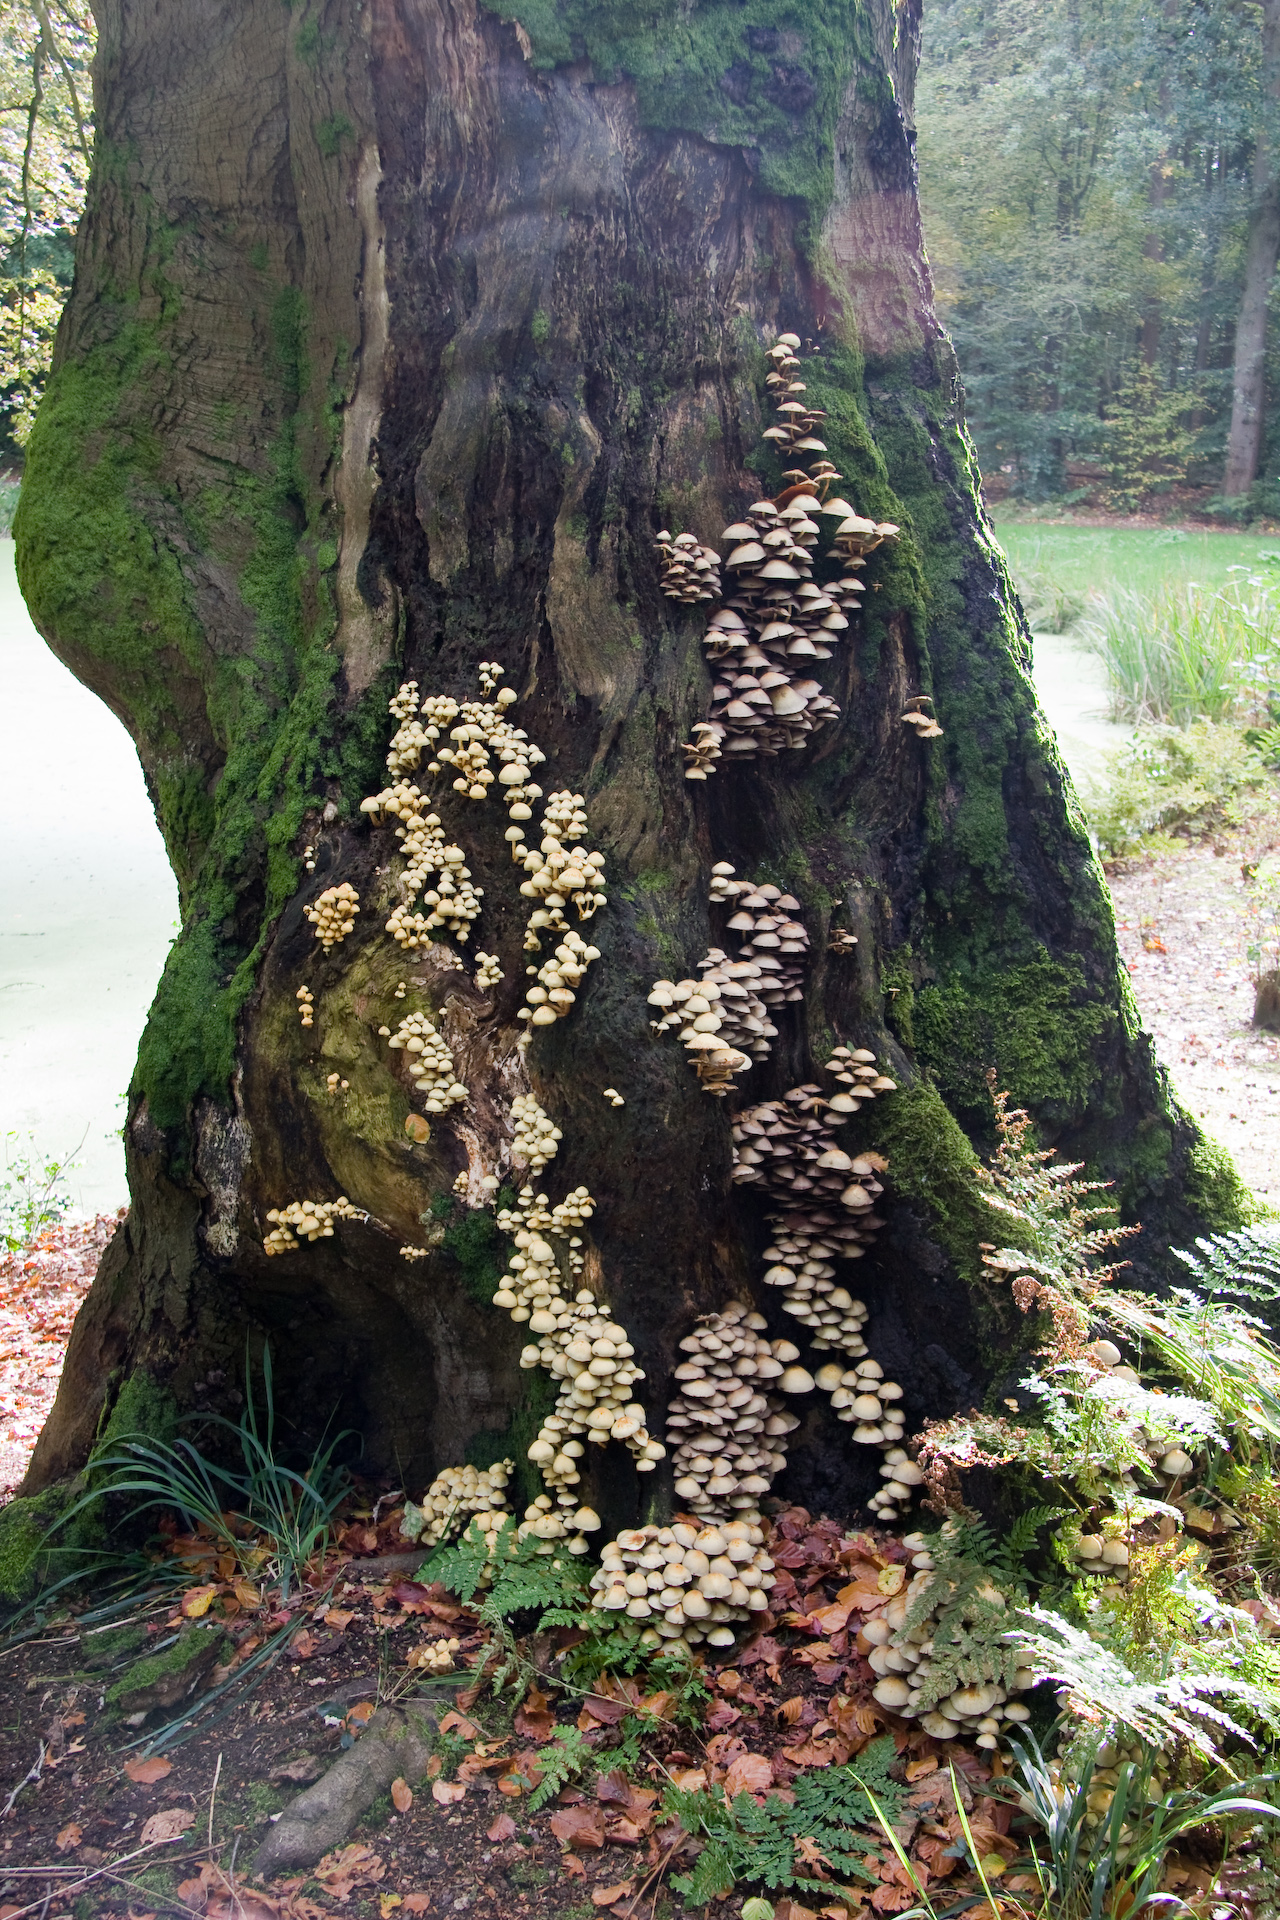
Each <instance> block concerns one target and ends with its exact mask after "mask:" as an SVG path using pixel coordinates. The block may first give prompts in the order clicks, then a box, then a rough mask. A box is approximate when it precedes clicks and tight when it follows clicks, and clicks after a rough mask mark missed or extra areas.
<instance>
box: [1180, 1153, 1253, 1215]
mask: <svg viewBox="0 0 1280 1920" xmlns="http://www.w3.org/2000/svg"><path fill="white" fill-rule="evenodd" d="M1183 1192H1184V1193H1185V1195H1186V1199H1187V1204H1188V1205H1189V1206H1190V1207H1191V1209H1192V1211H1193V1212H1194V1213H1195V1214H1196V1215H1197V1216H1198V1217H1199V1218H1200V1219H1202V1220H1203V1221H1204V1223H1205V1228H1206V1231H1207V1232H1209V1233H1232V1232H1235V1231H1236V1230H1237V1229H1239V1228H1240V1227H1248V1226H1252V1225H1253V1224H1254V1223H1255V1222H1256V1221H1258V1220H1260V1219H1262V1218H1264V1217H1265V1215H1266V1208H1265V1207H1262V1206H1260V1205H1259V1202H1258V1200H1257V1199H1256V1197H1255V1196H1254V1195H1253V1194H1252V1193H1251V1192H1250V1190H1249V1188H1248V1187H1246V1185H1245V1183H1244V1181H1243V1180H1242V1179H1241V1178H1240V1175H1239V1174H1238V1173H1237V1172H1236V1168H1235V1162H1234V1161H1233V1160H1232V1158H1231V1155H1230V1154H1229V1153H1228V1152H1227V1150H1226V1148H1225V1147H1220V1146H1219V1145H1218V1143H1217V1141H1216V1140H1208V1139H1206V1138H1205V1137H1204V1136H1203V1135H1201V1136H1200V1137H1199V1138H1198V1139H1197V1140H1196V1141H1195V1142H1194V1143H1193V1144H1192V1147H1191V1150H1190V1152H1189V1153H1188V1155H1187V1167H1186V1173H1185V1174H1184V1176H1183Z"/></svg>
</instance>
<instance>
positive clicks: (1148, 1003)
mask: <svg viewBox="0 0 1280 1920" xmlns="http://www.w3.org/2000/svg"><path fill="white" fill-rule="evenodd" d="M1277 848H1280V816H1278V815H1277V813H1276V812H1275V811H1271V812H1270V813H1268V814H1266V815H1264V816H1262V817H1261V818H1259V819H1256V820H1253V821H1251V822H1249V823H1248V824H1247V825H1246V826H1244V827H1242V828H1239V829H1237V830H1235V831H1233V832H1224V833H1222V834H1220V835H1219V836H1218V837H1217V838H1216V839H1215V840H1214V841H1213V842H1212V843H1204V842H1202V843H1200V844H1197V845H1191V846H1188V847H1187V848H1186V849H1185V850H1179V851H1176V852H1172V853H1160V854H1149V855H1145V856H1143V857H1142V858H1141V859H1135V860H1128V861H1122V862H1116V863H1113V865H1112V866H1111V867H1110V868H1109V869H1108V876H1109V879H1110V882H1111V893H1112V897H1113V899H1114V901H1115V909H1116V925H1117V930H1118V933H1119V939H1120V951H1121V953H1122V955H1123V957H1124V961H1125V964H1126V965H1127V967H1128V968H1129V972H1130V975H1131V977H1132V980H1133V988H1134V993H1135V994H1136V996H1137V1000H1138V1006H1139V1008H1140V1010H1141V1013H1142V1022H1143V1025H1144V1026H1145V1027H1146V1029H1147V1031H1148V1032H1149V1033H1150V1034H1151V1036H1152V1038H1153V1039H1154V1041H1155V1044H1156V1051H1157V1053H1158V1054H1159V1056H1160V1058H1161V1060H1162V1061H1163V1062H1164V1064H1165V1066H1166V1067H1167V1068H1168V1069H1169V1072H1170V1074H1171V1076H1172V1078H1173V1082H1174V1085H1175V1087H1176V1088H1177V1091H1178V1093H1179V1094H1180V1095H1181V1098H1182V1100H1183V1103H1184V1104H1185V1105H1186V1106H1187V1107H1188V1108H1189V1109H1190V1111H1191V1112H1192V1113H1193V1114H1194V1115H1195V1117H1196V1118H1197V1120H1199V1121H1200V1122H1201V1124H1202V1125H1203V1127H1204V1128H1205V1131H1206V1132H1207V1133H1209V1134H1210V1135H1211V1136H1212V1137H1213V1138H1214V1139H1216V1140H1218V1141H1220V1142H1221V1144H1222V1145H1223V1146H1224V1147H1226V1148H1228V1149H1229V1151H1230V1153H1231V1155H1232V1157H1233V1159H1234V1160H1235V1163H1236V1166H1237V1167H1238V1169H1239V1171H1240V1174H1241V1176H1242V1178H1243V1179H1244V1180H1245V1181H1247V1183H1248V1184H1249V1185H1250V1186H1251V1187H1252V1188H1253V1190H1254V1192H1255V1193H1256V1194H1257V1195H1258V1197H1259V1198H1260V1199H1262V1200H1264V1201H1265V1202H1267V1203H1268V1204H1269V1205H1270V1206H1272V1207H1277V1208H1280V1034H1275V1033H1268V1032H1266V1031H1264V1030H1262V1029H1259V1028H1257V1027H1254V1026H1253V1025H1252V1024H1251V1023H1252V1019H1253V1002H1254V987H1253V982H1252V979H1251V977H1250V967H1249V962H1248V960H1247V958H1246V955H1245V946H1246V933H1247V912H1246V908H1247V898H1248V886H1247V870H1248V868H1250V867H1251V866H1253V865H1256V863H1257V862H1258V861H1259V860H1261V859H1263V858H1265V857H1266V855H1267V854H1268V853H1273V852H1274V851H1275V850H1276V849H1277Z"/></svg>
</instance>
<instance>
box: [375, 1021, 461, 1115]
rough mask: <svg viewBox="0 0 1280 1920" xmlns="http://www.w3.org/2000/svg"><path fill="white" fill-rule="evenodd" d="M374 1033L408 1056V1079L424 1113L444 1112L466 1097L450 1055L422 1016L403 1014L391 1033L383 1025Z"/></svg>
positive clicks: (428, 1022)
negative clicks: (377, 1033) (420, 1100)
mask: <svg viewBox="0 0 1280 1920" xmlns="http://www.w3.org/2000/svg"><path fill="white" fill-rule="evenodd" d="M378 1032H379V1033H380V1034H381V1036H382V1037H383V1039H384V1040H386V1042H387V1045H388V1046H389V1047H392V1048H394V1049H395V1050H396V1051H398V1052H403V1053H405V1054H406V1055H407V1056H408V1061H409V1077H410V1079H411V1080H412V1081H413V1084H414V1089H415V1091H416V1092H418V1093H420V1094H422V1095H423V1096H424V1100H423V1104H424V1105H425V1107H426V1110H427V1112H428V1113H447V1112H448V1110H449V1108H450V1107H456V1106H457V1105H458V1103H459V1102H460V1101H462V1100H465V1099H466V1098H467V1089H466V1088H465V1087H464V1086H463V1084H462V1082H461V1080H459V1079H458V1077H457V1073H456V1070H455V1068H454V1063H453V1055H452V1054H451V1053H450V1051H449V1049H448V1046H447V1045H446V1044H445V1042H444V1040H443V1039H442V1038H441V1036H440V1034H439V1033H437V1031H436V1029H435V1027H434V1026H433V1025H432V1024H431V1022H430V1020H428V1018H427V1016H426V1014H425V1013H407V1014H406V1015H405V1017H404V1019H403V1020H402V1021H401V1022H400V1024H399V1026H398V1027H397V1028H396V1030H395V1032H394V1033H392V1031H391V1029H390V1027H385V1026H383V1027H379V1028H378Z"/></svg>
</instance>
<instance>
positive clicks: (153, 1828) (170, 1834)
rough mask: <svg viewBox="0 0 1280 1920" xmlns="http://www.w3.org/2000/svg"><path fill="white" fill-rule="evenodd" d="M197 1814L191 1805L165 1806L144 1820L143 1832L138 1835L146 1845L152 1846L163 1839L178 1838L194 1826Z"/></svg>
mask: <svg viewBox="0 0 1280 1920" xmlns="http://www.w3.org/2000/svg"><path fill="white" fill-rule="evenodd" d="M195 1823H196V1816H195V1813H194V1811H193V1810H192V1809H191V1808H190V1807H165V1808H163V1809H162V1810H161V1811H160V1812H159V1813H153V1814H152V1816H151V1818H150V1819H149V1820H147V1821H144V1823H143V1828H142V1832H141V1833H140V1834H139V1835H138V1838H139V1840H140V1841H141V1843H142V1845H143V1846H144V1847H152V1846H155V1845H157V1844H158V1843H159V1842H160V1841H162V1840H178V1839H181V1837H182V1835H183V1834H184V1833H185V1832H186V1831H187V1828H188V1827H194V1825H195Z"/></svg>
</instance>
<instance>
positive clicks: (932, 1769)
mask: <svg viewBox="0 0 1280 1920" xmlns="http://www.w3.org/2000/svg"><path fill="white" fill-rule="evenodd" d="M937 1770H938V1756H937V1754H936V1753H927V1754H926V1755H925V1757H924V1759H923V1760H908V1762H907V1779H908V1781H913V1780H923V1779H924V1777H925V1775H926V1773H936V1772H937Z"/></svg>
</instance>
